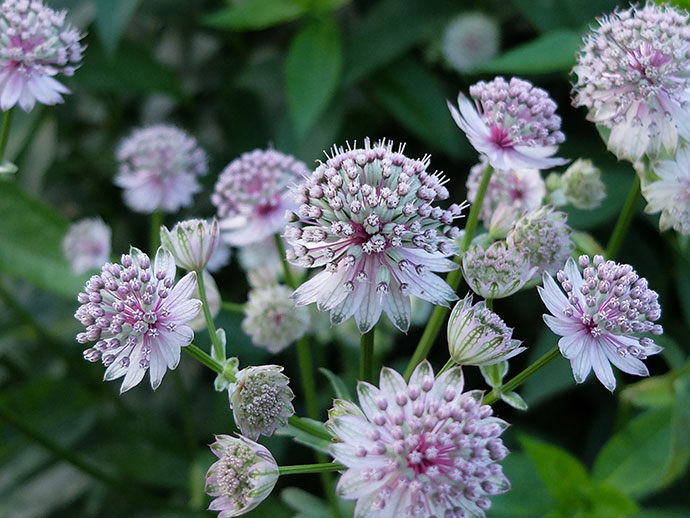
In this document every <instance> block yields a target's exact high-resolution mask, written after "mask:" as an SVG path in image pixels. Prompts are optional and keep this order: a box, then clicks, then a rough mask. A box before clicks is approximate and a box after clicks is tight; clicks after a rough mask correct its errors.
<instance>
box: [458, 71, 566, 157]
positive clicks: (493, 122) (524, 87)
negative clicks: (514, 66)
mask: <svg viewBox="0 0 690 518" xmlns="http://www.w3.org/2000/svg"><path fill="white" fill-rule="evenodd" d="M470 97H471V98H472V99H473V100H474V105H473V104H472V102H471V101H470V100H469V99H467V97H465V95H464V94H463V93H462V92H460V94H459V95H458V108H459V111H458V109H456V108H455V106H453V105H452V104H450V103H448V108H449V109H450V112H451V114H452V115H453V119H454V120H455V123H456V124H457V125H458V126H459V127H460V129H461V130H462V131H464V132H465V134H466V135H467V138H468V139H469V141H470V143H471V144H472V146H474V148H475V149H476V150H477V151H478V152H479V153H482V154H484V155H486V157H487V159H488V162H489V165H491V167H493V168H494V169H507V170H510V169H548V168H550V167H554V166H557V165H562V164H565V163H566V162H567V160H565V159H563V158H552V157H551V156H552V155H553V154H554V153H556V151H557V150H558V145H559V144H561V143H562V142H563V141H564V140H565V136H564V135H563V133H562V132H561V131H560V127H561V118H560V117H559V116H558V115H556V103H555V102H554V101H553V100H552V99H551V98H550V97H549V94H548V93H547V92H546V91H545V90H542V89H541V88H537V87H536V86H533V85H532V83H530V82H528V81H524V80H522V79H518V78H516V77H513V78H512V79H511V80H510V81H509V82H508V81H506V80H505V79H503V78H502V77H497V78H495V79H494V80H493V81H490V82H488V83H486V82H484V81H480V82H478V83H477V84H475V85H473V86H471V87H470Z"/></svg>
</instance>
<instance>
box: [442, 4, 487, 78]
mask: <svg viewBox="0 0 690 518" xmlns="http://www.w3.org/2000/svg"><path fill="white" fill-rule="evenodd" d="M499 39H500V32H499V28H498V23H496V20H495V19H493V18H491V17H489V16H487V15H485V14H483V13H479V12H477V13H464V14H461V15H460V16H458V17H457V18H455V19H453V20H452V21H451V22H450V23H449V24H448V25H447V26H446V28H445V30H444V31H443V38H442V41H441V52H442V53H443V58H444V59H445V60H446V62H447V63H448V64H449V65H450V66H452V67H453V68H454V69H455V70H457V71H458V72H460V73H464V72H468V71H470V70H472V69H473V68H475V67H477V66H479V65H482V64H483V63H486V62H487V61H489V60H490V59H491V58H492V57H494V56H495V55H496V53H497V52H498V45H499Z"/></svg>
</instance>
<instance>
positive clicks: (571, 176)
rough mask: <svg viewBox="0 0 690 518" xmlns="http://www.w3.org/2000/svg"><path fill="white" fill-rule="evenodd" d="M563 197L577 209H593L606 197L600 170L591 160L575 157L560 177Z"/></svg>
mask: <svg viewBox="0 0 690 518" xmlns="http://www.w3.org/2000/svg"><path fill="white" fill-rule="evenodd" d="M561 184H562V188H563V193H564V194H565V199H566V200H567V201H568V203H570V204H571V205H572V206H573V207H575V208H577V209H585V210H589V209H595V208H597V207H598V206H599V205H601V202H602V200H603V199H604V198H606V186H605V185H604V182H602V181H601V170H600V169H599V168H598V167H595V166H594V164H592V161H591V160H583V159H581V158H579V159H577V160H576V161H575V162H573V164H572V165H571V166H570V167H569V168H568V169H566V171H565V173H563V176H562V177H561Z"/></svg>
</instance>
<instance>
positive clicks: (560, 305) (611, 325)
mask: <svg viewBox="0 0 690 518" xmlns="http://www.w3.org/2000/svg"><path fill="white" fill-rule="evenodd" d="M579 263H580V267H581V268H583V271H582V273H581V272H580V269H579V268H578V267H577V264H575V261H574V260H573V259H572V258H570V259H568V262H567V263H566V265H565V268H564V270H561V271H559V272H558V275H557V276H556V278H557V279H558V282H559V283H560V284H561V287H562V288H563V291H561V289H560V287H559V286H558V284H556V282H555V281H554V280H553V278H552V277H551V276H550V275H548V274H544V287H543V288H542V287H539V295H540V296H541V298H542V300H543V301H544V304H545V305H546V307H547V308H548V310H549V311H550V312H551V315H544V321H545V322H546V325H548V326H549V328H550V329H551V331H553V332H554V333H556V334H557V335H560V336H562V337H563V338H561V339H560V340H559V341H558V347H559V348H560V350H561V354H563V356H564V357H565V358H567V359H568V360H570V365H571V367H572V369H573V375H574V376H575V381H576V382H577V383H582V382H583V381H585V379H586V378H587V376H588V375H589V372H590V371H591V370H592V368H594V374H596V376H597V378H598V379H599V381H601V383H602V384H603V385H604V386H605V387H606V388H607V389H609V390H611V391H613V390H614V389H615V388H616V378H615V377H614V375H613V370H612V369H611V363H612V364H613V365H615V366H616V367H618V368H619V369H620V370H622V371H623V372H627V373H629V374H635V375H637V376H648V375H649V371H648V370H647V367H646V366H645V364H644V363H642V360H644V359H645V358H647V356H650V355H652V354H657V353H658V352H660V351H661V347H659V346H658V345H656V344H655V343H654V341H652V339H651V338H648V337H639V336H637V335H639V334H641V333H652V334H661V333H662V332H663V329H662V328H661V326H660V325H658V324H655V323H654V322H656V321H657V320H659V318H660V317H661V307H660V306H659V303H658V301H657V299H658V297H659V295H658V294H657V293H656V292H655V291H652V290H650V289H649V288H648V287H647V279H645V278H643V277H640V276H638V275H637V273H635V270H633V268H632V266H630V265H629V264H620V263H616V262H613V261H605V260H604V258H603V257H601V256H600V255H597V256H594V260H593V261H592V263H590V260H589V257H588V256H586V255H582V256H580V258H579ZM564 292H565V293H564ZM552 315H553V316H552Z"/></svg>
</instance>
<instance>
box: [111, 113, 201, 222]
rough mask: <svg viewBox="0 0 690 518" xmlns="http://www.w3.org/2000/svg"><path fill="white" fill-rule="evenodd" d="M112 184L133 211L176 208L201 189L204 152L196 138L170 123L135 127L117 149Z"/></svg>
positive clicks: (174, 209)
mask: <svg viewBox="0 0 690 518" xmlns="http://www.w3.org/2000/svg"><path fill="white" fill-rule="evenodd" d="M116 158H117V161H118V162H119V169H118V174H117V176H116V177H115V184H116V185H117V186H118V187H122V188H123V189H124V190H125V191H124V197H125V203H126V204H127V206H128V207H129V208H130V209H132V210H133V211H136V212H143V213H151V212H154V211H157V210H162V211H164V212H177V211H178V210H179V209H180V207H186V206H187V205H189V204H191V203H192V196H193V195H194V194H196V193H197V192H199V191H200V190H201V186H200V185H199V182H198V181H197V176H201V175H205V174H206V173H207V172H208V166H207V161H206V153H204V151H203V150H202V149H201V148H200V147H199V146H198V144H197V142H196V140H195V139H194V138H193V137H191V136H189V135H188V134H187V133H185V132H184V131H182V130H180V129H178V128H175V127H173V126H166V125H163V124H159V125H157V126H150V127H148V128H140V129H137V130H134V131H133V132H132V134H131V135H130V136H129V137H127V138H126V139H124V140H123V141H122V143H121V144H120V147H119V148H118V149H117V153H116Z"/></svg>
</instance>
